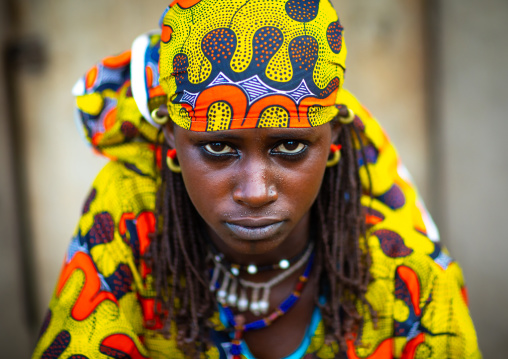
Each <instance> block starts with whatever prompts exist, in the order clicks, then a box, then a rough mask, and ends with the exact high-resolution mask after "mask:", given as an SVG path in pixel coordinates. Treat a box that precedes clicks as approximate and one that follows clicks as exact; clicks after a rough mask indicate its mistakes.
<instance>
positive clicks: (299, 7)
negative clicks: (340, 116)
mask: <svg viewBox="0 0 508 359" xmlns="http://www.w3.org/2000/svg"><path fill="white" fill-rule="evenodd" d="M342 30H343V28H342V25H341V24H340V21H339V19H338V17H337V14H336V12H335V10H334V9H333V7H332V5H331V4H330V2H329V1H328V0H305V1H302V0H289V1H288V0H251V1H245V0H200V1H199V0H190V1H189V0H177V1H174V2H173V3H172V4H171V6H170V8H169V9H168V11H167V12H166V14H165V16H164V18H163V21H162V38H161V40H162V43H161V62H160V82H161V85H162V87H163V88H164V90H165V92H166V93H168V94H172V96H171V98H170V99H169V101H168V108H169V114H170V116H171V118H172V120H173V121H174V122H175V123H177V124H178V125H179V126H181V127H183V128H186V129H190V130H193V131H218V130H227V129H236V128H253V127H311V126H318V125H321V124H323V123H325V122H328V121H330V120H331V119H332V118H333V117H335V115H336V114H337V109H336V108H335V107H334V106H333V105H334V103H335V98H336V96H337V91H338V90H339V88H340V87H341V86H342V83H343V80H344V70H345V59H346V46H345V43H344V41H343V38H342ZM173 94H174V95H173Z"/></svg>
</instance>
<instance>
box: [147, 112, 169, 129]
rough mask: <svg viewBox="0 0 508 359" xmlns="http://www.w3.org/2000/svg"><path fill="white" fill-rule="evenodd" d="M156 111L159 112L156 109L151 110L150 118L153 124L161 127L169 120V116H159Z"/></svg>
mask: <svg viewBox="0 0 508 359" xmlns="http://www.w3.org/2000/svg"><path fill="white" fill-rule="evenodd" d="M157 111H159V109H158V108H156V109H155V110H153V111H152V112H151V113H150V117H152V120H153V122H155V123H156V124H158V125H160V126H162V125H165V124H166V123H167V122H168V120H169V116H163V117H161V116H159V115H158V114H157Z"/></svg>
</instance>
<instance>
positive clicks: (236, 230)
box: [225, 218, 284, 241]
mask: <svg viewBox="0 0 508 359" xmlns="http://www.w3.org/2000/svg"><path fill="white" fill-rule="evenodd" d="M283 224H284V221H281V220H274V219H269V218H245V219H240V220H237V221H227V222H225V225H226V227H227V228H228V229H229V230H230V231H231V232H232V233H233V234H234V235H235V236H236V237H238V238H239V239H243V240H249V241H258V240H263V239H268V238H270V237H273V236H274V235H275V234H277V232H278V231H279V230H280V228H281V227H282V225H283Z"/></svg>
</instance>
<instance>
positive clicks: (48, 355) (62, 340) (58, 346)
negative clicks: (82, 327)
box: [41, 330, 71, 359]
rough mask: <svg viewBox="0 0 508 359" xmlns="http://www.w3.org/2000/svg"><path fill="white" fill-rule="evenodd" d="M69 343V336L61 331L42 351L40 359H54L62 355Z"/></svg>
mask: <svg viewBox="0 0 508 359" xmlns="http://www.w3.org/2000/svg"><path fill="white" fill-rule="evenodd" d="M70 342H71V334H70V333H69V332H68V331H66V330H64V331H61V332H60V333H59V334H58V335H57V337H56V338H55V340H53V342H52V343H51V345H50V346H49V347H48V349H46V350H45V351H44V353H43V354H42V357H41V358H42V359H56V358H58V357H60V355H62V353H63V352H64V351H65V349H67V347H68V346H69V343H70Z"/></svg>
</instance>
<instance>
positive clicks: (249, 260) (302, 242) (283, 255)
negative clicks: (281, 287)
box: [206, 213, 310, 266]
mask: <svg viewBox="0 0 508 359" xmlns="http://www.w3.org/2000/svg"><path fill="white" fill-rule="evenodd" d="M206 229H207V234H208V238H209V240H210V241H211V242H212V244H213V245H214V246H215V248H217V250H218V251H219V252H220V253H222V254H224V257H225V258H226V260H227V261H228V262H230V263H235V264H240V265H249V264H255V265H257V266H265V265H272V264H276V263H278V262H279V261H280V260H282V259H289V258H292V257H295V256H297V255H298V254H299V253H301V252H302V251H304V250H305V248H306V247H307V244H308V242H309V239H310V215H309V213H307V214H306V215H305V216H304V217H303V218H302V219H301V220H300V221H299V222H298V224H297V225H296V226H295V227H294V229H293V230H292V231H291V233H290V234H289V235H288V237H287V238H286V239H285V240H284V241H283V242H282V243H281V244H280V245H279V246H278V247H276V248H275V249H273V250H270V251H268V252H264V251H263V248H262V246H259V247H256V244H254V243H253V248H252V253H239V252H236V251H234V250H233V249H232V248H230V247H229V246H227V245H226V244H225V243H224V241H223V240H222V239H221V238H220V237H219V236H217V234H216V233H214V232H213V230H212V229H211V228H210V227H208V226H206Z"/></svg>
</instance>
